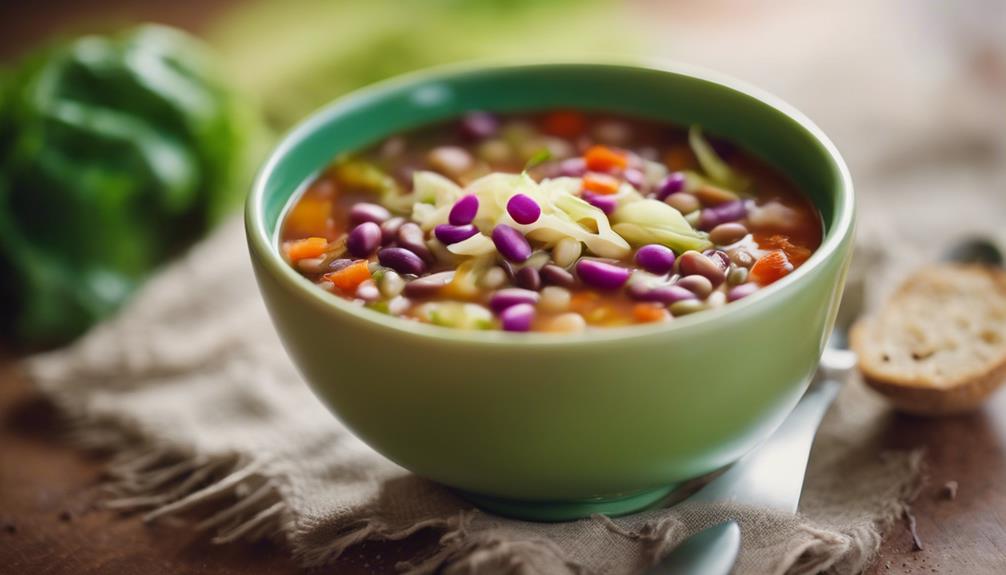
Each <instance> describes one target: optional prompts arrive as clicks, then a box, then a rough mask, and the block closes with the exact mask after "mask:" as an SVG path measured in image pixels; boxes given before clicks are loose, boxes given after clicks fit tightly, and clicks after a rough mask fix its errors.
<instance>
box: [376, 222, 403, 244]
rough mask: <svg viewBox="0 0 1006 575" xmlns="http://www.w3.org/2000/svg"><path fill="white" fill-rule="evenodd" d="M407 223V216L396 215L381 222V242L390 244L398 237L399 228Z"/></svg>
mask: <svg viewBox="0 0 1006 575" xmlns="http://www.w3.org/2000/svg"><path fill="white" fill-rule="evenodd" d="M404 223H405V218H402V217H396V218H391V219H390V220H387V221H385V222H384V223H383V224H381V243H382V244H383V245H388V244H390V243H391V242H393V241H395V240H396V239H397V238H398V228H400V227H402V224H404Z"/></svg>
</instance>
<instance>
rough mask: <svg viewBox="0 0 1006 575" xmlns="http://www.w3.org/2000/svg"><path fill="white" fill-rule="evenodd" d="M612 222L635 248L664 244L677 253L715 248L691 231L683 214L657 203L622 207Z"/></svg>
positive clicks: (618, 231) (616, 230)
mask: <svg viewBox="0 0 1006 575" xmlns="http://www.w3.org/2000/svg"><path fill="white" fill-rule="evenodd" d="M611 220H612V221H613V222H615V225H614V227H613V229H614V231H615V232H616V233H618V234H619V235H620V236H622V237H623V238H625V239H626V240H628V241H629V242H631V243H633V244H636V245H641V244H652V243H656V244H663V245H665V246H667V247H669V248H671V249H672V250H674V251H676V252H678V253H680V252H683V251H687V250H704V249H706V248H708V247H711V246H712V242H710V241H709V240H708V239H706V234H704V233H702V232H699V231H696V230H695V229H694V228H692V226H691V225H690V224H689V223H688V221H687V220H686V219H685V217H684V216H682V215H681V212H679V211H678V210H676V209H674V208H672V207H671V206H669V205H667V204H665V203H664V202H661V201H658V200H652V199H643V200H639V201H635V202H630V203H627V204H624V205H621V206H619V207H618V209H617V210H615V213H613V214H611Z"/></svg>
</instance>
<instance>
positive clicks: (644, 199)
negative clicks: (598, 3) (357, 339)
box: [280, 110, 822, 333]
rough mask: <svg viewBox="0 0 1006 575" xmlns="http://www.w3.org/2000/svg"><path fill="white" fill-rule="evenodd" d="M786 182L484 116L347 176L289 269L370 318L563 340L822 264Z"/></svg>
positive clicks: (306, 214) (298, 209) (732, 162)
mask: <svg viewBox="0 0 1006 575" xmlns="http://www.w3.org/2000/svg"><path fill="white" fill-rule="evenodd" d="M821 236H822V226H821V220H820V217H819V215H818V213H817V212H816V211H815V209H814V208H813V206H812V205H811V203H810V202H809V201H808V200H807V199H806V198H805V197H804V196H802V195H801V194H800V193H799V192H798V191H797V190H796V189H795V187H794V186H793V184H792V183H791V182H790V181H789V180H788V179H786V178H785V177H784V176H783V175H782V174H780V173H779V172H778V171H776V170H774V169H772V168H771V167H769V166H768V165H766V164H765V163H763V162H761V161H760V160H758V159H757V158H755V157H753V156H751V155H749V154H746V153H745V152H744V151H742V150H740V149H737V148H736V147H734V146H732V145H731V144H729V143H727V142H721V141H716V140H713V141H711V140H710V139H707V138H706V137H705V136H704V135H703V133H702V130H701V128H700V127H698V126H693V127H691V128H690V129H688V130H684V129H681V128H677V127H674V126H671V125H667V124H664V123H660V122H654V121H649V120H639V119H632V118H624V117H618V116H612V115H608V114H595V113H585V112H580V111H576V110H556V111H550V112H544V113H537V114H514V115H505V116H504V115H494V114H489V113H485V112H474V113H471V114H468V115H466V116H464V117H462V118H460V119H457V120H454V121H450V122H445V123H441V124H437V125H434V126H428V127H425V128H421V129H418V130H415V131H413V132H410V133H407V134H403V135H396V136H392V137H390V138H388V139H386V140H384V141H383V142H381V143H379V144H378V145H376V146H373V147H371V148H369V149H366V150H363V151H361V152H360V153H357V154H353V155H346V156H342V157H339V158H337V159H336V160H335V161H334V162H333V163H332V164H331V165H330V166H329V167H328V168H327V169H325V170H324V171H323V172H322V173H321V174H320V175H319V176H318V177H317V178H315V179H314V180H313V181H311V182H310V183H309V184H308V185H307V187H306V189H305V190H304V191H303V192H302V193H301V194H300V195H299V196H298V197H296V198H295V200H294V201H293V203H292V204H291V206H290V207H289V209H288V211H287V213H286V215H285V217H284V221H283V225H282V228H281V232H280V239H281V249H282V253H283V255H284V257H285V258H286V260H287V261H288V262H289V263H290V265H292V266H293V267H294V268H295V269H296V270H297V271H298V272H299V273H300V274H302V275H303V276H304V277H306V278H308V279H310V280H311V281H312V282H314V283H315V284H316V285H317V286H318V287H319V288H320V289H323V290H326V291H328V292H331V293H332V294H333V295H334V296H336V297H342V298H345V299H347V300H350V301H352V302H355V303H357V304H359V305H363V306H366V307H368V308H370V309H373V310H375V311H376V312H381V313H386V314H390V315H394V316H399V317H402V318H404V319H409V320H414V321H420V322H426V323H431V324H436V325H442V326H447V327H453V328H458V329H502V330H505V331H515V332H522V331H540V332H559V333H570V332H579V331H583V330H586V329H593V328H602V327H610V326H623V325H631V324H640V323H654V322H666V321H670V320H672V319H673V318H675V317H679V316H682V315H687V314H691V313H696V312H701V311H702V310H706V309H710V308H715V307H719V306H722V305H725V304H727V303H728V302H732V301H736V300H738V299H741V298H744V297H747V296H749V295H751V294H753V293H755V292H757V291H758V290H759V289H761V288H763V287H764V286H767V285H769V284H771V283H773V282H775V281H777V280H779V279H781V278H783V277H785V276H786V275H788V274H789V273H791V272H792V271H793V270H794V269H796V268H798V267H799V266H800V265H802V264H803V263H804V262H805V261H806V260H807V259H808V258H809V257H810V255H811V253H813V251H814V250H815V249H817V247H818V246H819V244H820V242H821Z"/></svg>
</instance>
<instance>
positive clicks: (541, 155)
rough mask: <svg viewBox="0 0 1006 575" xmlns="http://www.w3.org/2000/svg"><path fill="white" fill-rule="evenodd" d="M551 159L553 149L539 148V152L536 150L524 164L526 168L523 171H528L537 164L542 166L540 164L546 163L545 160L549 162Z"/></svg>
mask: <svg viewBox="0 0 1006 575" xmlns="http://www.w3.org/2000/svg"><path fill="white" fill-rule="evenodd" d="M551 159H552V152H551V150H549V149H548V148H542V149H540V150H538V151H537V152H535V153H534V155H533V156H531V157H530V158H528V160H527V163H525V164H524V170H523V171H525V172H526V171H528V170H530V169H532V168H535V167H537V166H540V165H542V164H544V163H545V162H547V161H549V160H551Z"/></svg>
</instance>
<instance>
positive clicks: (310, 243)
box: [283, 237, 328, 262]
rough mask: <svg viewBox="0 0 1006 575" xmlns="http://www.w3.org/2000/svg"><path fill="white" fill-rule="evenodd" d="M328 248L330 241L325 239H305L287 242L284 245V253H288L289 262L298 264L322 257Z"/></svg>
mask: <svg viewBox="0 0 1006 575" xmlns="http://www.w3.org/2000/svg"><path fill="white" fill-rule="evenodd" d="M326 246H328V240H327V239H325V238H317V237H313V238H304V239H302V240H293V241H289V242H285V243H284V244H283V251H284V252H286V257H287V259H288V260H290V261H291V262H296V261H300V260H305V259H308V258H316V257H318V256H320V255H321V254H323V253H325V247H326Z"/></svg>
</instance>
